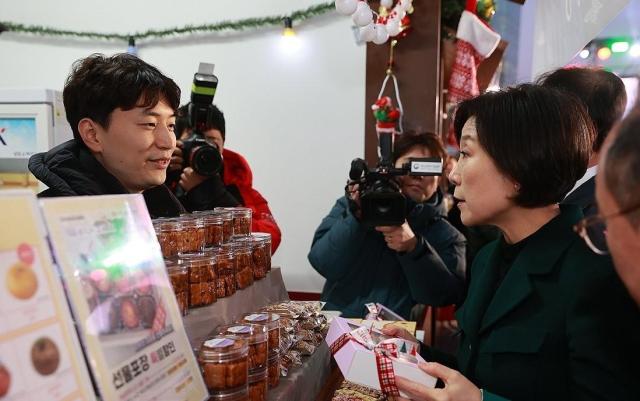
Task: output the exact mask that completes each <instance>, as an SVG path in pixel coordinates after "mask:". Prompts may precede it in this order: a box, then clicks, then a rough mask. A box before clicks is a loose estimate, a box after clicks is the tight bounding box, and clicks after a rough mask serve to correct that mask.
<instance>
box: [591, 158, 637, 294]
mask: <svg viewBox="0 0 640 401" xmlns="http://www.w3.org/2000/svg"><path fill="white" fill-rule="evenodd" d="M605 164H606V163H600V171H599V172H598V174H597V175H596V200H597V201H598V208H599V211H600V214H601V215H602V216H610V215H612V214H615V213H617V212H619V211H620V210H621V208H620V206H619V205H618V203H617V202H616V200H615V198H614V197H613V195H612V193H611V191H609V188H608V187H607V184H606V182H605V179H604V177H605V174H604V173H605V172H604V167H605ZM606 225H607V228H606V239H607V246H608V247H609V251H610V252H611V256H612V257H613V262H614V264H615V267H616V271H617V272H618V275H619V276H620V278H621V279H622V281H623V282H624V284H625V286H627V288H628V289H629V292H630V293H631V296H632V297H633V298H634V300H635V301H636V303H638V304H639V305H640V264H639V263H638V261H640V227H634V226H633V225H632V223H631V221H629V219H628V216H627V215H622V216H614V217H611V218H609V219H607V221H606Z"/></svg>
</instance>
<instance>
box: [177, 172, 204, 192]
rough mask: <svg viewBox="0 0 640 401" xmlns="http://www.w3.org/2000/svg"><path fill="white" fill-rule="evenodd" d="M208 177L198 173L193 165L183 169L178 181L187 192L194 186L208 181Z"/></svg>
mask: <svg viewBox="0 0 640 401" xmlns="http://www.w3.org/2000/svg"><path fill="white" fill-rule="evenodd" d="M206 179H207V177H205V176H204V175H200V174H198V173H196V172H195V171H194V170H193V169H192V168H191V167H186V168H185V169H184V170H182V174H181V175H180V181H179V182H178V184H180V186H181V187H182V188H183V189H184V190H185V191H186V192H189V191H191V190H192V189H193V188H195V187H197V186H198V185H200V184H202V183H203V182H204V181H206Z"/></svg>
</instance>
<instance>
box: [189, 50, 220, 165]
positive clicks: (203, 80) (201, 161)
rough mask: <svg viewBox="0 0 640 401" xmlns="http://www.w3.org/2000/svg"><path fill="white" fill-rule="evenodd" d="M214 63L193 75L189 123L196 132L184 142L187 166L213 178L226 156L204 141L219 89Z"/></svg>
mask: <svg viewBox="0 0 640 401" xmlns="http://www.w3.org/2000/svg"><path fill="white" fill-rule="evenodd" d="M213 67H214V65H213V64H208V63H200V67H199V68H198V72H196V73H195V74H194V75H193V85H192V87H191V103H189V112H188V118H189V124H190V126H191V127H192V129H193V131H192V133H191V137H189V139H187V140H185V141H183V145H182V155H183V159H184V165H185V167H186V166H191V167H192V168H193V169H194V170H195V172H196V173H198V174H200V175H204V176H207V177H211V176H214V175H216V174H217V173H218V172H219V171H220V169H221V168H222V157H221V156H220V152H219V151H218V147H217V146H216V145H215V144H214V143H212V142H209V141H207V140H206V139H204V131H206V130H207V127H209V126H210V123H211V109H212V108H213V96H214V95H215V94H216V88H217V87H218V78H217V77H216V76H215V75H213Z"/></svg>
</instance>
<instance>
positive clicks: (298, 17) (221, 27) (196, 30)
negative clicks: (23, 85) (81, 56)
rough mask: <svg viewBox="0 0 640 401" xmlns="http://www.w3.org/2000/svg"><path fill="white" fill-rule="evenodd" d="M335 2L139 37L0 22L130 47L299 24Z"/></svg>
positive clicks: (11, 28)
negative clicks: (286, 21) (131, 42)
mask: <svg viewBox="0 0 640 401" xmlns="http://www.w3.org/2000/svg"><path fill="white" fill-rule="evenodd" d="M333 9H334V3H333V1H330V2H327V3H321V4H317V5H314V6H311V7H309V8H306V9H303V10H297V11H294V12H292V13H291V14H289V15H274V16H268V17H262V18H246V19H242V20H237V21H222V22H218V23H215V24H202V25H186V26H183V27H176V28H168V29H162V30H155V29H150V30H147V31H143V32H136V33H122V34H120V33H101V32H92V31H72V30H64V29H57V28H52V27H47V26H41V25H26V24H18V23H14V22H9V21H0V33H2V32H3V31H5V32H14V33H18V34H31V35H40V36H49V37H71V38H79V39H94V40H109V41H112V40H120V41H124V42H126V43H129V39H130V38H133V39H134V41H139V40H144V39H162V38H167V37H172V38H173V37H178V36H186V35H194V34H201V33H215V32H222V31H245V30H248V29H260V28H265V27H270V26H282V21H283V19H284V18H290V19H291V20H292V21H296V22H300V21H304V20H307V19H309V18H313V17H317V16H319V15H323V14H326V13H328V12H330V11H333Z"/></svg>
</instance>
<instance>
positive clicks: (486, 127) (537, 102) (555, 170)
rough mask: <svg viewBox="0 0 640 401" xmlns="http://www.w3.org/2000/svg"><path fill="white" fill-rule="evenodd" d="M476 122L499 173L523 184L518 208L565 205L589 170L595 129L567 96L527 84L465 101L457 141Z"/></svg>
mask: <svg viewBox="0 0 640 401" xmlns="http://www.w3.org/2000/svg"><path fill="white" fill-rule="evenodd" d="M471 118H475V123H476V130H477V133H478V141H479V143H480V145H481V146H482V147H483V148H484V150H485V151H486V152H487V153H488V154H489V156H490V157H491V158H492V159H493V162H494V163H495V165H496V166H497V168H498V170H500V171H501V172H502V173H503V174H505V175H507V176H508V177H510V178H511V179H513V180H515V181H516V182H517V183H518V184H520V190H519V191H518V194H517V195H516V196H515V197H514V199H513V200H514V202H515V203H516V204H517V205H519V206H522V207H542V206H547V205H551V204H554V203H558V202H560V201H561V200H562V199H563V198H564V197H565V195H566V194H567V192H569V190H571V188H573V186H574V184H575V182H576V181H577V180H578V179H579V178H580V177H582V176H583V175H584V173H585V171H586V170H587V163H588V161H589V155H590V153H591V145H592V142H593V138H594V137H595V130H594V128H593V124H592V123H591V120H590V119H589V116H588V115H587V112H586V110H585V108H584V106H583V105H582V103H581V102H580V101H579V100H578V99H577V98H575V97H574V96H572V95H570V94H568V93H566V92H562V91H560V90H557V89H553V88H547V87H543V86H539V85H531V84H525V85H520V86H517V87H514V88H508V89H505V90H502V91H499V92H490V93H486V94H484V95H480V96H478V97H476V98H474V99H470V100H466V101H464V102H462V103H460V105H459V106H458V109H457V111H456V115H455V121H454V129H455V133H456V136H457V137H458V141H459V140H460V136H461V135H462V127H463V126H464V125H465V123H466V122H467V120H469V119H471Z"/></svg>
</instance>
